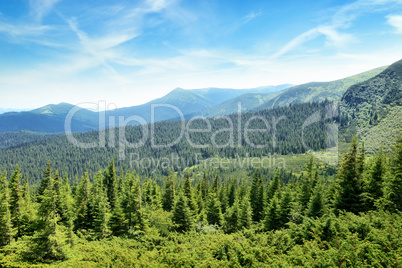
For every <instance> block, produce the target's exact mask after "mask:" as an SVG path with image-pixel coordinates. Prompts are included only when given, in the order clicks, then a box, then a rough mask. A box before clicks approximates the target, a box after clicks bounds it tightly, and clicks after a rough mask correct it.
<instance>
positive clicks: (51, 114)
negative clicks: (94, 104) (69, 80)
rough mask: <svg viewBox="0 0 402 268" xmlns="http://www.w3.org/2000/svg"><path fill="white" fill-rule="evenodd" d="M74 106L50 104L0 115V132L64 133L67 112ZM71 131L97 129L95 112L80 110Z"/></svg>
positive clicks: (73, 121) (73, 119)
mask: <svg viewBox="0 0 402 268" xmlns="http://www.w3.org/2000/svg"><path fill="white" fill-rule="evenodd" d="M74 107H75V106H74V105H71V104H67V103H60V104H51V105H46V106H44V107H41V108H38V109H35V110H32V111H26V112H10V113H4V114H1V115H0V132H15V131H21V130H27V131H33V132H45V133H56V132H64V123H65V120H66V116H67V114H68V112H69V111H70V110H71V109H72V108H74ZM71 126H72V130H73V131H74V132H83V131H90V130H96V129H98V115H97V113H95V112H92V111H89V110H86V109H80V110H79V111H78V112H77V113H76V114H75V115H74V117H73V118H72V124H71Z"/></svg>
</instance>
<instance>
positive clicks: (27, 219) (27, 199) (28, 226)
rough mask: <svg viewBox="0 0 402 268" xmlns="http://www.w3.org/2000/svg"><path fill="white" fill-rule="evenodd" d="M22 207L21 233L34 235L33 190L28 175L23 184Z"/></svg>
mask: <svg viewBox="0 0 402 268" xmlns="http://www.w3.org/2000/svg"><path fill="white" fill-rule="evenodd" d="M21 197H22V209H21V227H20V228H21V234H22V235H33V233H34V228H33V227H34V226H33V222H34V208H33V206H32V202H31V192H30V188H29V183H28V177H25V179H24V184H23V186H22V196H21Z"/></svg>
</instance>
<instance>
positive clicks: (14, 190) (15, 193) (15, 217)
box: [9, 165, 23, 239]
mask: <svg viewBox="0 0 402 268" xmlns="http://www.w3.org/2000/svg"><path fill="white" fill-rule="evenodd" d="M9 189H10V191H9V193H10V199H9V204H10V213H11V223H12V226H13V229H14V230H15V237H16V239H18V238H19V237H21V236H22V234H23V230H22V187H21V174H20V168H19V166H18V165H17V167H16V169H15V171H14V172H13V173H12V175H11V178H10V183H9Z"/></svg>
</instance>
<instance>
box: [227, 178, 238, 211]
mask: <svg viewBox="0 0 402 268" xmlns="http://www.w3.org/2000/svg"><path fill="white" fill-rule="evenodd" d="M235 200H236V180H235V179H232V180H231V182H230V186H229V192H228V206H229V207H231V206H233V204H234V202H235Z"/></svg>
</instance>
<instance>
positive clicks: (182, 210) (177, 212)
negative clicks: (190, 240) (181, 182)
mask: <svg viewBox="0 0 402 268" xmlns="http://www.w3.org/2000/svg"><path fill="white" fill-rule="evenodd" d="M172 221H173V223H174V225H175V230H176V231H177V232H188V231H190V230H191V229H192V227H193V220H192V218H191V212H190V208H189V206H188V205H187V198H186V197H184V196H183V195H179V197H178V199H177V201H176V203H175V205H174V208H173V216H172Z"/></svg>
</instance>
